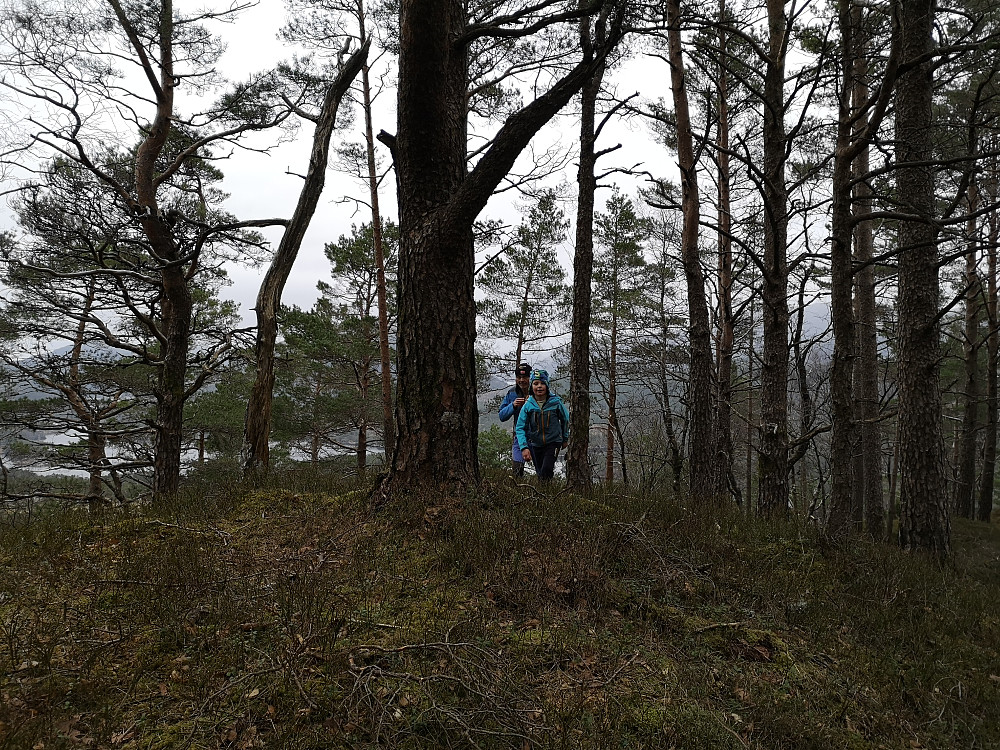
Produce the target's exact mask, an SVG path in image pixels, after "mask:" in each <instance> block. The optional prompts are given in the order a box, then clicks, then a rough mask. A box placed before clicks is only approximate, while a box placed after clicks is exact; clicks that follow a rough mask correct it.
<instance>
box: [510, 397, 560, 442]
mask: <svg viewBox="0 0 1000 750" xmlns="http://www.w3.org/2000/svg"><path fill="white" fill-rule="evenodd" d="M514 435H515V436H516V437H517V444H518V445H520V446H521V447H522V448H524V447H527V446H529V445H536V446H543V445H551V444H552V443H556V444H559V445H561V444H563V443H568V442H569V412H568V411H566V406H565V404H563V402H562V399H561V398H559V396H557V395H556V394H554V393H553V392H552V391H549V397H548V398H547V399H545V403H544V404H543V405H542V406H539V405H538V402H537V401H535V397H534V396H531V397H530V398H529V399H528V400H527V401H525V402H524V406H522V407H521V413H520V414H519V415H518V417H517V427H516V428H515V429H514Z"/></svg>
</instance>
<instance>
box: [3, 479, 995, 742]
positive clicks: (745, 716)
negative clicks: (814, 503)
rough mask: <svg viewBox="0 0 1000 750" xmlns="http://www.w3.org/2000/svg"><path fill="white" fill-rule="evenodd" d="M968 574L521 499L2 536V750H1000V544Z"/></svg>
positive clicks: (784, 528) (853, 548)
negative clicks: (465, 749)
mask: <svg viewBox="0 0 1000 750" xmlns="http://www.w3.org/2000/svg"><path fill="white" fill-rule="evenodd" d="M953 544H954V554H953V556H952V557H951V558H950V560H948V562H947V563H946V564H944V565H943V566H942V565H938V564H937V563H936V562H935V561H934V560H932V559H928V558H925V557H923V556H920V555H909V554H903V553H901V552H900V551H899V550H897V549H895V548H894V547H892V546H890V545H883V544H875V543H872V542H869V541H865V540H863V539H853V540H851V542H850V543H849V544H846V545H843V546H841V547H830V546H829V545H827V544H825V543H823V540H822V539H820V538H819V537H818V535H817V534H816V533H815V532H814V531H813V530H812V529H811V528H810V527H809V526H808V525H807V526H802V525H801V524H795V523H792V522H789V523H787V524H784V525H774V524H765V523H762V522H760V521H758V520H754V519H748V518H746V517H744V516H741V515H740V514H739V512H738V511H737V510H735V509H722V510H718V509H711V508H685V507H683V506H682V505H680V504H678V503H676V502H675V501H673V500H670V499H666V498H641V497H636V496H632V495H629V494H628V493H625V492H618V493H615V494H608V495H595V496H593V497H591V498H590V499H584V498H580V497H576V496H573V495H571V494H568V493H565V492H559V491H558V488H557V487H554V488H552V490H551V491H548V492H541V493H540V492H538V491H537V490H536V489H534V488H533V487H531V486H516V485H514V484H513V483H512V482H511V481H510V480H501V479H499V478H498V479H495V480H493V481H488V482H486V483H484V486H483V489H482V490H481V491H480V492H479V493H478V494H476V495H475V496H472V497H468V498H459V499H454V498H452V499H442V498H440V497H433V496H429V495H428V496H426V497H412V498H410V499H409V500H408V501H407V502H405V503H399V502H397V503H395V504H392V505H387V506H382V507H373V506H372V504H371V503H370V502H369V499H368V493H367V492H366V491H365V490H364V489H360V490H359V489H354V490H351V489H345V488H336V487H320V486H319V485H318V484H316V483H310V482H307V481H299V482H298V483H295V482H292V481H288V482H286V483H285V487H284V488H283V489H266V490H255V491H250V490H245V489H241V488H240V487H239V486H238V485H237V484H235V483H231V482H216V483H214V484H212V483H208V484H204V485H201V488H199V487H198V486H192V487H189V488H188V489H187V490H186V491H185V493H184V495H183V497H182V498H180V499H179V500H178V501H177V502H176V503H173V504H171V506H170V507H162V508H157V509H152V508H134V509H131V510H113V511H106V512H104V513H103V514H102V515H100V516H98V515H94V514H88V513H86V512H83V511H79V510H75V511H74V510H59V511H48V512H36V513H34V514H33V515H32V516H31V517H26V516H24V515H19V516H17V517H8V518H6V519H3V520H0V748H32V749H42V748H45V749H46V750H49V749H55V748H108V749H116V748H122V749H123V750H124V749H139V748H142V749H146V748H239V749H242V748H256V747H267V748H294V749H298V748H439V747H440V748H514V749H516V750H524V749H528V748H705V749H706V750H707V749H708V748H712V749H713V750H719V749H724V748H732V749H734V750H740V749H742V748H761V749H767V750H775V749H778V748H796V749H798V748H837V749H839V748H906V749H912V748H948V749H951V748H970V749H971V748H1000V721H998V720H997V717H998V715H1000V528H998V527H997V525H996V524H993V525H986V524H975V523H969V522H964V521H956V522H955V524H954V528H953Z"/></svg>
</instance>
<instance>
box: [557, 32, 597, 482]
mask: <svg viewBox="0 0 1000 750" xmlns="http://www.w3.org/2000/svg"><path fill="white" fill-rule="evenodd" d="M596 31H598V32H599V31H600V30H599V29H597V30H596ZM592 41H593V40H592V39H591V21H590V19H589V18H584V19H583V20H582V21H581V22H580V42H581V45H590V44H591V43H592ZM597 41H598V43H601V42H602V41H603V40H600V39H598V40H597ZM604 70H605V68H604V66H603V65H601V66H600V67H598V68H597V69H595V71H594V74H593V76H592V77H591V78H590V79H589V80H588V81H587V82H586V83H585V84H584V85H583V88H582V90H581V92H580V110H581V111H580V162H579V166H578V167H577V172H576V182H577V204H576V249H575V251H574V253H573V323H572V328H571V330H572V339H571V341H570V360H569V372H570V376H569V392H570V412H569V424H570V435H572V440H571V441H570V444H569V448H567V450H566V482H567V484H568V485H569V486H570V487H573V488H574V489H577V490H587V489H589V488H590V486H591V483H592V476H591V471H590V457H589V453H590V318H591V294H592V291H591V284H592V283H593V277H594V194H595V193H596V192H597V178H596V176H595V174H594V170H595V166H596V163H597V156H596V154H595V151H594V148H595V146H594V144H595V141H596V133H595V124H594V120H595V111H596V109H597V95H598V94H599V93H600V91H601V83H602V82H603V80H604Z"/></svg>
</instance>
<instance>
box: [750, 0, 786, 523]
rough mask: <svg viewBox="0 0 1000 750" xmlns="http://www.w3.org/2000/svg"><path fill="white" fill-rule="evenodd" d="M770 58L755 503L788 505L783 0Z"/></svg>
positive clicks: (775, 5)
mask: <svg viewBox="0 0 1000 750" xmlns="http://www.w3.org/2000/svg"><path fill="white" fill-rule="evenodd" d="M767 25H768V59H767V61H766V70H765V72H764V102H763V106H764V154H763V179H764V273H763V287H764V289H763V295H762V297H763V303H764V313H763V318H764V344H763V362H762V365H761V372H760V380H761V394H760V412H761V419H760V427H761V429H760V447H759V451H758V466H759V477H758V487H757V507H758V509H759V511H760V512H761V513H763V514H765V515H774V514H784V513H785V512H786V511H787V509H788V299H787V294H788V264H787V252H788V188H787V186H786V184H785V160H786V155H785V149H786V143H787V135H786V133H785V123H784V118H785V95H784V88H783V87H784V82H785V54H786V52H787V41H788V21H787V19H786V17H785V3H784V0H767Z"/></svg>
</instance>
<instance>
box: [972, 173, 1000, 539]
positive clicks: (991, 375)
mask: <svg viewBox="0 0 1000 750" xmlns="http://www.w3.org/2000/svg"><path fill="white" fill-rule="evenodd" d="M996 188H997V183H996V175H995V174H994V175H991V176H990V180H989V183H988V187H987V196H988V200H989V201H990V204H991V205H996V202H997V189H996ZM988 221H989V240H988V241H987V243H986V248H987V250H986V252H987V262H988V264H989V266H988V267H989V272H988V273H989V276H988V278H987V282H986V283H987V300H986V313H987V317H988V318H989V336H988V338H987V339H986V352H987V358H986V363H987V364H986V435H985V437H984V439H983V475H982V479H981V480H980V485H979V501H978V503H977V509H976V518H977V519H978V520H980V521H985V522H987V523H989V521H990V518H991V516H992V513H993V483H994V479H995V476H996V462H997V405H998V401H1000V399H998V398H997V371H998V370H1000V334H998V331H997V326H998V325H1000V323H998V321H997V242H998V241H1000V221H998V220H997V211H996V209H994V210H992V211H990V213H989V219H988Z"/></svg>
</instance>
